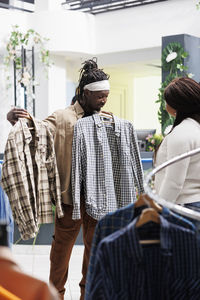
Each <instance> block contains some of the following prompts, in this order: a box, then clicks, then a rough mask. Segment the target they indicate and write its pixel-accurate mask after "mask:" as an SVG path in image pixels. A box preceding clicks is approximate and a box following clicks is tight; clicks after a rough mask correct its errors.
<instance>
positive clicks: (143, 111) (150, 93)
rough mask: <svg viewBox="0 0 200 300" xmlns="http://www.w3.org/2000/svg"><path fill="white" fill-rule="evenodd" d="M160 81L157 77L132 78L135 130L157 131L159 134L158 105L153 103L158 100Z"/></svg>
mask: <svg viewBox="0 0 200 300" xmlns="http://www.w3.org/2000/svg"><path fill="white" fill-rule="evenodd" d="M160 81H161V78H160V77H159V76H152V77H138V78H134V81H133V92H134V109H133V114H134V125H135V128H137V129H149V128H151V129H157V133H160V131H161V130H160V123H159V122H158V116H157V112H158V108H159V104H158V103H155V101H156V100H157V99H158V89H159V88H160Z"/></svg>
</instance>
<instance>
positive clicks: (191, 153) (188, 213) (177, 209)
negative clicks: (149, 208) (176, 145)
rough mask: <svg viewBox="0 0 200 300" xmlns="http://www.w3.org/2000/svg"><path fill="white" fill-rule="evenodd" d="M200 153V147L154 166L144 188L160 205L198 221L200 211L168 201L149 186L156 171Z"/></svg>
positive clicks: (146, 178)
mask: <svg viewBox="0 0 200 300" xmlns="http://www.w3.org/2000/svg"><path fill="white" fill-rule="evenodd" d="M199 153H200V148H197V149H195V150H191V151H189V152H186V153H183V154H180V155H178V156H176V157H174V158H172V159H170V160H168V161H166V162H164V163H163V164H161V165H159V166H158V167H156V168H154V169H153V170H152V171H151V172H149V173H148V174H147V176H146V177H145V180H144V190H145V193H146V194H147V195H148V196H149V197H150V198H152V199H153V200H154V201H156V202H157V203H159V204H160V205H162V206H165V207H167V208H169V209H171V210H173V211H175V212H177V213H178V214H181V215H184V216H186V217H188V218H192V219H195V220H198V221H200V212H197V211H194V210H192V209H189V208H186V207H184V206H181V205H178V204H174V203H172V202H168V201H166V200H165V199H163V198H161V197H160V196H159V195H157V194H156V192H155V190H152V189H151V187H150V186H149V183H150V182H151V180H152V177H153V176H154V175H155V174H156V173H158V172H159V171H161V170H162V169H164V168H166V167H167V166H169V165H172V164H174V163H176V162H178V161H180V160H182V159H184V158H187V157H191V156H194V155H196V154H199Z"/></svg>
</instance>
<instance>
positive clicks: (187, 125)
mask: <svg viewBox="0 0 200 300" xmlns="http://www.w3.org/2000/svg"><path fill="white" fill-rule="evenodd" d="M181 133H184V136H187V135H189V136H192V135H196V133H198V134H200V124H199V123H198V122H197V121H195V120H193V119H191V118H187V119H185V120H183V121H182V122H181V123H180V124H179V125H177V126H176V127H175V128H174V129H173V131H172V132H171V135H172V136H174V135H175V136H177V135H179V134H181Z"/></svg>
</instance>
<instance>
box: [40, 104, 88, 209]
mask: <svg viewBox="0 0 200 300" xmlns="http://www.w3.org/2000/svg"><path fill="white" fill-rule="evenodd" d="M83 115H84V111H83V109H82V107H81V106H80V104H79V103H78V101H76V103H75V104H74V105H71V106H69V107H67V108H66V109H62V110H57V111H55V112H54V113H53V114H52V115H51V116H49V117H48V118H47V119H45V120H44V122H45V123H46V124H48V127H49V128H50V130H51V132H52V134H53V137H54V144H55V152H56V159H57V167H58V173H59V176H60V186H61V199H62V202H63V203H65V204H72V190H71V165H72V140H73V133H74V125H75V124H76V122H77V120H78V119H80V118H82V117H83Z"/></svg>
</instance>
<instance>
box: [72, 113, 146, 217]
mask: <svg viewBox="0 0 200 300" xmlns="http://www.w3.org/2000/svg"><path fill="white" fill-rule="evenodd" d="M113 117H114V128H111V127H108V126H107V127H106V125H105V124H104V123H103V122H102V120H101V117H100V116H99V115H98V114H94V115H92V116H90V117H86V118H83V119H80V120H79V121H78V122H77V124H76V125H75V127H74V138H73V147H72V196H73V208H74V209H73V215H72V217H73V219H79V218H80V194H81V189H82V188H83V191H84V196H85V199H86V200H85V201H86V211H87V213H88V214H89V215H90V216H91V217H93V218H94V219H97V220H99V219H101V218H102V217H103V216H104V215H105V214H106V213H108V212H111V211H114V210H116V209H118V208H120V207H123V206H126V205H128V204H129V203H131V202H134V201H135V200H136V187H137V189H138V192H139V193H142V192H143V171H142V166H141V159H140V154H139V150H138V144H137V137H136V134H135V131H134V128H133V125H132V124H131V123H130V122H129V121H126V120H121V119H119V118H117V117H115V116H113Z"/></svg>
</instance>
